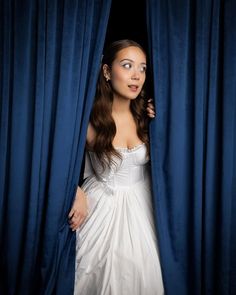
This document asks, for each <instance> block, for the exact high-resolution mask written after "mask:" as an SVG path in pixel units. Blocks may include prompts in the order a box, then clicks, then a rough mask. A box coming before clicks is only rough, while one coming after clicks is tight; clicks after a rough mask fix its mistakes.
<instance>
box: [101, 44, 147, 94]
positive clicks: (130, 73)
mask: <svg viewBox="0 0 236 295" xmlns="http://www.w3.org/2000/svg"><path fill="white" fill-rule="evenodd" d="M104 66H105V68H103V69H104V76H105V77H107V78H109V79H110V83H111V85H112V88H113V91H114V97H119V98H125V99H135V98H136V97H137V96H138V95H139V93H140V92H141V90H142V87H143V84H144V82H145V79H146V67H147V66H146V56H145V54H144V53H143V51H142V50H141V49H140V48H139V47H135V46H130V47H127V48H124V49H122V50H120V51H119V52H118V53H117V55H116V58H115V60H114V61H113V63H112V67H111V69H108V67H107V65H104Z"/></svg>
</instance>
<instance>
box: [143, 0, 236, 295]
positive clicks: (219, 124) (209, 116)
mask: <svg viewBox="0 0 236 295" xmlns="http://www.w3.org/2000/svg"><path fill="white" fill-rule="evenodd" d="M235 13H236V2H235V1H234V0H228V1H220V0H214V1H210V0H209V1H205V0H199V1H191V0H190V1H189V0H149V1H147V21H148V33H149V48H150V55H151V59H152V64H153V79H154V97H155V103H156V111H157V116H156V119H154V120H153V121H152V123H151V140H152V145H151V153H152V176H153V190H154V200H155V208H156V223H157V227H158V235H159V244H160V254H161V261H162V269H163V276H164V282H165V288H166V294H168V295H176V294H181V295H190V294H191V295H192V294H196V295H199V294H208V295H209V294H212V295H213V294H214V295H218V294H219V295H226V294H227V295H229V294H232V295H233V294H236V283H235V282H236V214H235V212H236V171H235V170H236V143H235V140H236V117H235V116H236V18H235Z"/></svg>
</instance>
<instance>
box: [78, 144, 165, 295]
mask: <svg viewBox="0 0 236 295" xmlns="http://www.w3.org/2000/svg"><path fill="white" fill-rule="evenodd" d="M117 150H118V151H119V152H120V153H121V155H122V160H119V159H114V161H115V164H113V165H112V166H111V167H110V168H109V169H108V168H107V169H105V170H104V171H103V170H102V167H101V165H100V163H99V161H98V159H97V157H96V155H95V153H93V152H88V155H89V159H90V162H91V165H92V169H93V173H91V175H90V176H89V177H88V178H86V180H85V182H84V183H83V185H82V189H83V190H84V191H85V192H86V194H87V198H88V208H89V215H88V217H87V218H86V220H85V222H84V223H83V225H82V226H81V227H80V228H79V229H78V230H77V231H76V262H75V263H76V265H75V268H76V271H75V284H74V294H75V295H163V294H164V287H163V280H162V273H161V267H160V260H159V250H158V240H157V237H156V233H155V228H154V221H153V211H152V199H151V183H150V175H149V163H148V162H149V159H148V157H147V155H146V145H145V144H140V145H138V146H136V147H135V148H133V149H127V148H117Z"/></svg>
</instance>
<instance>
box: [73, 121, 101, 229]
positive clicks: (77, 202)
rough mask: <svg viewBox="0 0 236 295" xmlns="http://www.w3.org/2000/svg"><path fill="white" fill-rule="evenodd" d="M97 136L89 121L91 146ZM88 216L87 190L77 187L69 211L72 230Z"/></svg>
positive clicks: (89, 143)
mask: <svg viewBox="0 0 236 295" xmlns="http://www.w3.org/2000/svg"><path fill="white" fill-rule="evenodd" d="M94 138H95V131H94V129H93V127H92V125H91V124H90V123H89V125H88V129H87V136H86V142H87V144H88V145H89V146H91V145H92V143H93V141H94ZM87 216H88V203H87V197H86V194H85V192H84V191H83V190H82V189H81V187H79V186H78V187H77V191H76V195H75V199H74V203H73V205H72V207H71V210H70V212H69V215H68V218H69V224H70V228H71V229H72V231H75V230H76V229H78V228H79V227H80V226H81V225H82V223H83V222H84V221H85V219H86V217H87Z"/></svg>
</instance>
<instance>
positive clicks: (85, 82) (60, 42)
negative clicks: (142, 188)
mask: <svg viewBox="0 0 236 295" xmlns="http://www.w3.org/2000/svg"><path fill="white" fill-rule="evenodd" d="M110 4H111V1H109V0H108V1H102V0H91V1H90V0H86V1H77V0H64V1H57V0H50V1H46V0H42V1H30V0H28V1H26V0H25V1H18V0H17V1H1V4H0V5H1V15H0V26H1V35H0V62H1V67H0V83H1V84H0V91H1V92H0V93H1V103H0V114H1V133H0V140H1V143H0V163H1V169H0V214H1V215H0V218H1V219H0V222H1V229H0V230H1V231H0V234H1V235H0V241H1V243H0V246H1V248H0V253H1V261H0V265H1V268H0V271H1V278H0V280H1V289H0V293H1V294H23V295H27V294H47V295H52V294H57V295H58V294H73V284H74V259H75V233H72V232H71V230H70V229H69V226H68V220H67V215H68V212H69V209H70V207H71V205H72V201H73V198H74V194H75V189H76V186H77V183H78V179H79V175H80V166H81V161H82V158H83V151H84V144H85V138H86V131H87V123H88V120H89V113H90V110H91V106H92V102H93V98H94V94H95V85H96V80H97V76H98V71H99V67H100V61H101V56H102V49H103V44H104V40H105V33H106V26H107V22H108V17H109V11H110Z"/></svg>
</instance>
